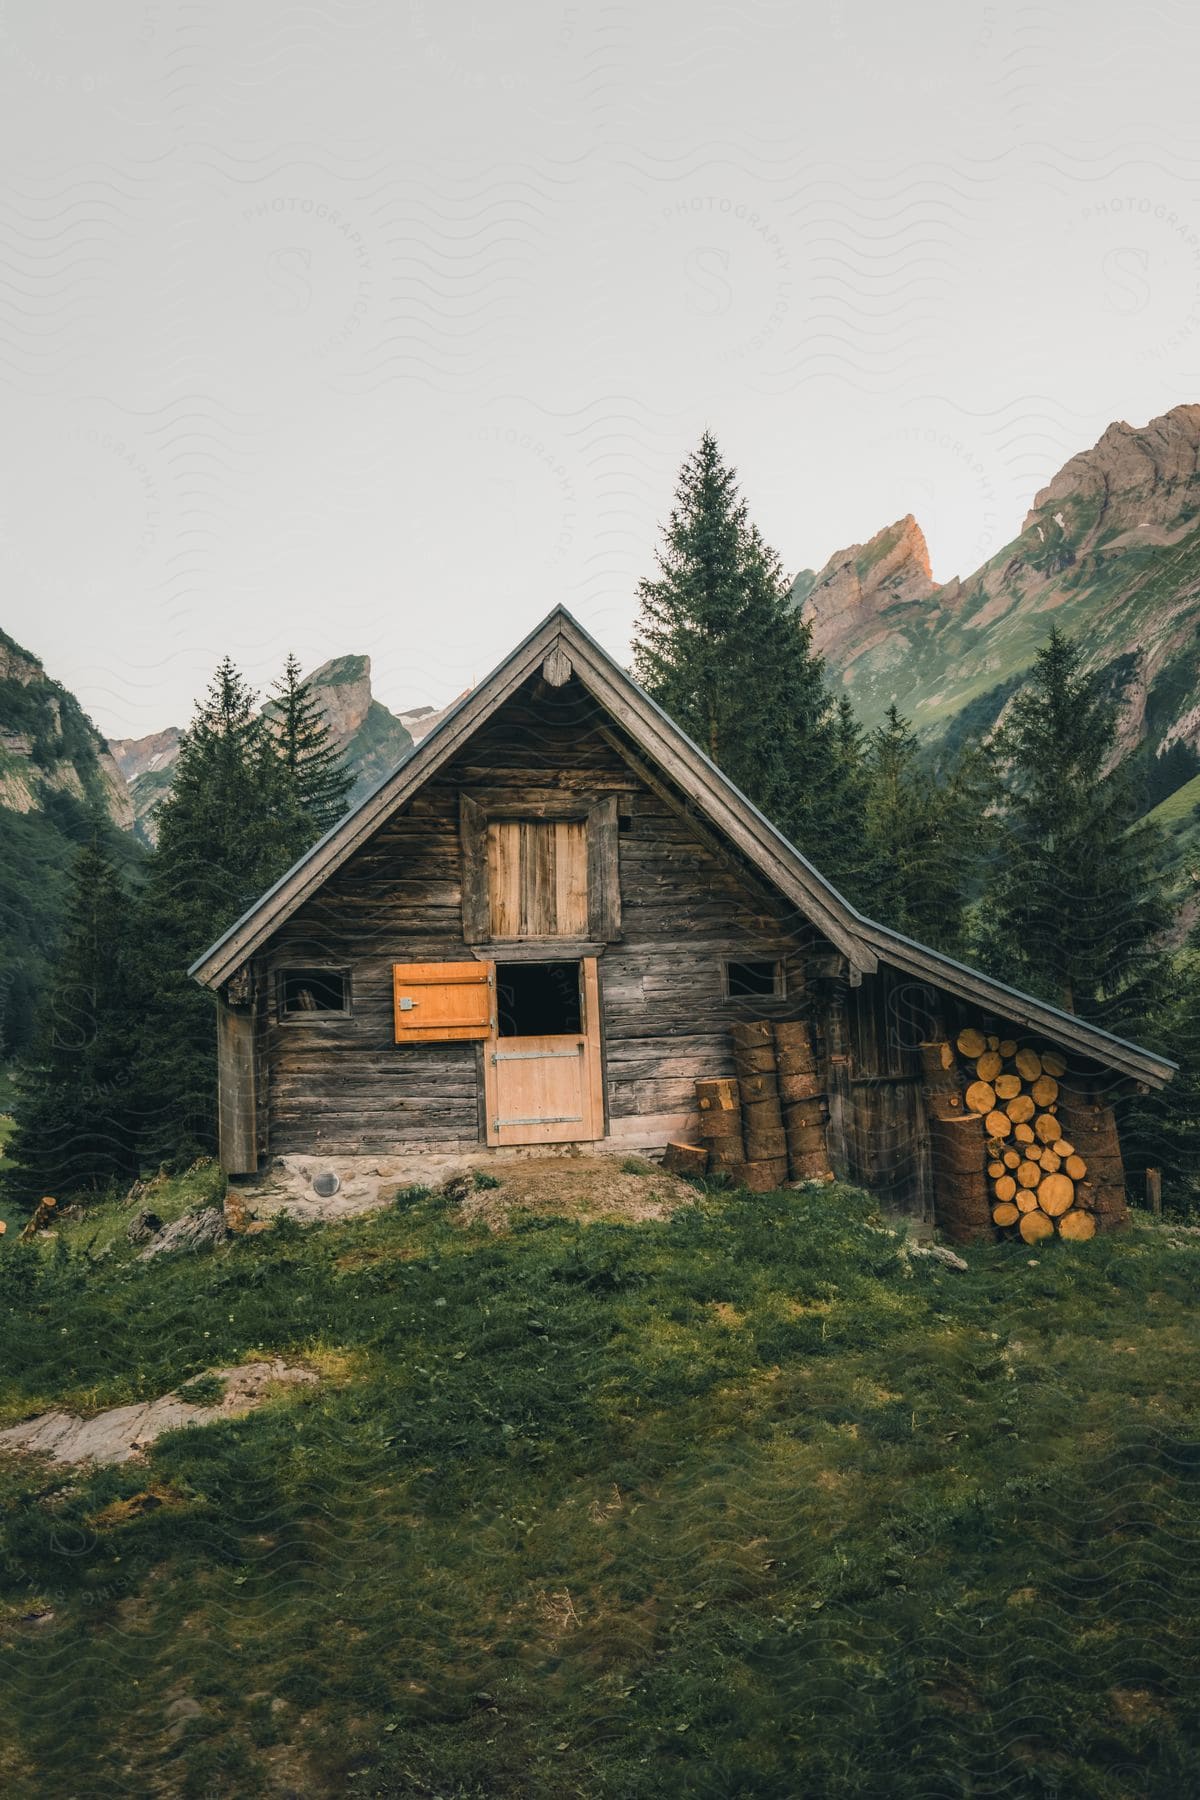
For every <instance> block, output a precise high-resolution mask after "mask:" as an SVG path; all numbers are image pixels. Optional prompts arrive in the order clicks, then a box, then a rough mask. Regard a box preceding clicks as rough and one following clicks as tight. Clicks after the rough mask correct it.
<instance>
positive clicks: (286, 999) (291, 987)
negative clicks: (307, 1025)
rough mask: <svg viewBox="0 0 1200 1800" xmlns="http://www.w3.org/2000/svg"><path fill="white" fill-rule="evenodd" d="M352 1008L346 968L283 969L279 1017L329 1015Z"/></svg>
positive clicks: (311, 1017)
mask: <svg viewBox="0 0 1200 1800" xmlns="http://www.w3.org/2000/svg"><path fill="white" fill-rule="evenodd" d="M349 1011H350V976H349V974H348V972H347V971H346V970H345V969H281V970H280V973H279V1016H280V1017H281V1018H283V1019H320V1018H329V1016H330V1015H331V1014H332V1013H343V1014H344V1013H348V1012H349Z"/></svg>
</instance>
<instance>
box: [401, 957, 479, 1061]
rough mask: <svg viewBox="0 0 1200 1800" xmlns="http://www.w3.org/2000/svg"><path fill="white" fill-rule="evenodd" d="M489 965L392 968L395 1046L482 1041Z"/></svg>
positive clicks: (436, 965)
mask: <svg viewBox="0 0 1200 1800" xmlns="http://www.w3.org/2000/svg"><path fill="white" fill-rule="evenodd" d="M494 993H495V979H494V964H492V963H484V962H454V963H394V964H393V965H392V999H393V1010H394V1015H395V1022H396V1042H397V1043H398V1044H445V1043H457V1042H459V1041H461V1040H464V1039H473V1038H486V1037H488V1036H490V1035H491V1030H492V996H493V994H494Z"/></svg>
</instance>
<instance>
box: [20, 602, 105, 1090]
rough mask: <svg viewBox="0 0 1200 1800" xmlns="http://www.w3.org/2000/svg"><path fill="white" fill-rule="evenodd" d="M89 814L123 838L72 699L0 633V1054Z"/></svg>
mask: <svg viewBox="0 0 1200 1800" xmlns="http://www.w3.org/2000/svg"><path fill="white" fill-rule="evenodd" d="M98 812H99V813H107V815H108V817H109V818H110V819H111V820H112V822H113V824H114V825H116V826H118V827H119V828H120V830H121V832H122V834H125V833H128V831H129V830H130V828H131V827H132V825H133V807H132V804H131V802H130V796H129V790H128V788H127V786H126V783H125V780H124V777H123V776H122V774H121V772H120V769H119V768H118V767H117V764H116V762H115V761H114V759H113V757H112V755H111V754H110V751H109V746H108V744H107V743H106V742H105V740H104V738H103V737H102V736H101V735H100V733H99V732H98V731H97V730H96V728H95V726H94V725H93V724H92V722H91V720H90V719H89V718H88V717H87V715H86V714H85V713H84V711H83V709H82V707H81V706H80V705H79V702H78V701H77V700H76V698H75V696H74V695H73V694H70V693H68V692H67V690H66V688H64V687H62V686H61V685H60V684H59V683H58V682H57V681H53V680H51V678H50V676H48V675H47V673H46V671H45V669H44V668H43V667H42V664H41V663H40V662H39V661H38V659H37V657H36V656H33V655H31V654H30V652H29V651H28V650H23V649H22V648H21V646H20V645H19V644H16V643H14V642H13V640H12V638H10V637H7V636H5V634H4V633H3V632H0V1054H4V1055H11V1054H13V1053H14V1052H16V1051H18V1050H20V1049H22V1048H24V1046H25V1045H26V1044H27V1043H28V1041H29V1035H30V1031H31V1029H32V1022H33V1009H34V1004H35V1001H36V997H37V994H38V991H39V990H40V988H41V985H42V982H43V980H44V978H45V973H46V967H47V963H48V959H49V958H50V956H51V955H52V954H53V951H54V946H55V943H56V940H57V937H58V932H59V927H60V924H61V920H62V909H63V905H64V903H65V900H66V895H67V890H68V887H69V877H70V871H71V867H72V864H73V863H74V860H75V856H76V853H77V851H78V849H79V847H80V845H81V844H82V843H84V842H85V841H86V840H87V838H88V836H89V835H90V833H91V830H92V821H93V818H94V816H95V814H96V813H98ZM117 842H118V844H120V843H121V842H122V838H118V839H117ZM123 842H124V844H125V845H126V846H127V847H128V850H127V854H128V856H129V857H130V859H132V858H133V857H135V856H136V854H137V853H136V851H135V850H134V847H133V844H132V841H131V840H130V839H129V838H128V837H127V836H125V837H124V838H123Z"/></svg>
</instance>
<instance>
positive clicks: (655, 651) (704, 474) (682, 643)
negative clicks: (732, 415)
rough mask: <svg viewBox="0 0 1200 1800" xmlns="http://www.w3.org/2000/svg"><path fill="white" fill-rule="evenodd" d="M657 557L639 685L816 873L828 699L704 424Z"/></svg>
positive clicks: (830, 791)
mask: <svg viewBox="0 0 1200 1800" xmlns="http://www.w3.org/2000/svg"><path fill="white" fill-rule="evenodd" d="M657 562H658V571H659V572H658V576H657V578H656V579H654V580H644V581H642V582H641V583H640V584H639V588H638V593H639V597H640V600H641V616H640V618H639V620H638V624H637V627H636V631H635V637H634V670H635V673H636V675H637V678H638V680H639V681H640V682H641V683H642V685H643V686H644V687H645V689H646V690H647V692H648V693H649V694H650V695H651V697H652V698H653V699H655V700H657V701H658V702H659V704H660V705H661V706H662V707H664V709H665V710H666V711H667V712H668V713H670V715H671V717H672V718H673V719H675V720H676V721H677V722H678V723H679V724H680V725H681V726H682V727H683V729H684V730H685V731H686V732H688V733H689V735H690V736H691V737H693V738H694V739H695V740H696V742H697V743H698V744H699V745H700V747H701V749H703V750H705V751H706V752H707V753H708V755H709V756H710V757H711V758H712V760H713V761H714V762H715V763H717V764H718V765H719V766H720V767H721V768H722V769H723V770H724V772H725V773H726V774H727V775H728V776H729V777H730V779H731V780H732V781H733V782H735V783H736V785H737V786H738V787H740V788H741V789H742V791H743V792H744V793H745V794H747V795H748V797H749V798H750V799H751V800H753V801H754V803H755V804H756V805H757V806H758V807H759V808H760V809H761V810H762V811H763V812H764V813H766V815H767V817H768V818H770V819H771V820H772V821H773V822H774V823H775V824H776V825H778V826H779V827H780V829H781V830H782V831H784V832H785V833H787V835H788V836H789V837H791V838H792V839H793V840H794V841H795V843H796V844H797V845H798V847H799V848H800V849H802V850H803V851H804V852H805V853H806V854H807V855H809V857H810V858H811V859H812V860H813V861H815V862H816V863H817V865H818V866H819V867H821V866H822V865H823V864H824V863H826V862H827V861H828V858H827V856H826V854H825V853H826V851H827V850H829V849H831V847H833V846H834V845H835V843H836V840H837V839H838V837H839V836H840V835H841V833H842V830H843V828H844V826H845V820H844V818H842V817H841V816H840V815H839V812H838V808H839V806H840V805H842V804H844V796H843V793H842V791H841V786H840V771H839V768H838V763H837V755H836V749H835V741H834V739H835V732H834V718H833V713H834V707H833V701H832V698H831V696H830V694H829V691H828V689H827V688H826V685H825V679H824V670H823V666H822V663H821V661H820V658H819V657H817V656H815V655H814V654H813V651H812V646H811V631H810V628H809V627H808V625H807V624H805V623H803V622H802V621H801V620H800V619H799V618H798V616H797V614H796V612H795V611H794V609H793V608H792V606H791V604H790V600H789V594H788V588H789V584H788V581H787V578H786V576H785V574H784V571H783V566H782V564H781V562H780V560H779V557H778V555H777V554H776V552H775V551H774V550H772V549H771V548H770V547H769V546H768V545H767V544H765V543H764V542H763V539H762V537H761V536H760V534H759V532H758V530H757V528H756V527H755V526H754V525H752V524H751V523H750V520H749V516H748V509H747V505H746V502H745V500H744V499H743V498H742V497H741V496H740V494H739V492H738V486H737V476H736V473H735V471H734V470H733V469H731V468H729V467H728V466H727V465H726V464H725V462H724V461H723V460H722V457H721V453H720V450H719V449H718V447H717V443H716V439H715V438H714V437H713V436H712V434H711V432H707V431H706V432H705V434H704V436H703V437H702V439H701V441H700V446H699V448H698V449H697V450H696V451H694V452H693V454H692V455H691V456H690V457H689V458H688V460H687V462H686V463H685V464H684V466H683V469H682V471H681V474H680V478H679V486H678V489H677V492H676V496H675V504H674V506H673V507H672V509H671V513H670V518H669V521H668V524H667V528H666V532H665V541H664V543H663V545H662V547H661V548H660V550H659V551H658V553H657ZM823 872H824V871H823Z"/></svg>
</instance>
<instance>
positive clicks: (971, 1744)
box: [0, 1171, 1200, 1800]
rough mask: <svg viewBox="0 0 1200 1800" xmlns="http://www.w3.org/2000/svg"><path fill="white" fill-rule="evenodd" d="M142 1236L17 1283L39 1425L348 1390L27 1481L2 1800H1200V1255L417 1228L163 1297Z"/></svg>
mask: <svg viewBox="0 0 1200 1800" xmlns="http://www.w3.org/2000/svg"><path fill="white" fill-rule="evenodd" d="M213 1191H216V1178H215V1176H214V1175H213V1172H212V1171H200V1172H198V1173H197V1174H196V1175H194V1176H192V1177H191V1178H190V1182H189V1183H188V1184H185V1185H184V1186H182V1187H180V1186H176V1187H174V1188H173V1189H171V1190H170V1192H169V1193H164V1195H163V1197H162V1200H161V1202H160V1203H159V1204H158V1209H159V1210H160V1211H162V1210H166V1209H168V1208H169V1209H174V1210H177V1209H178V1207H179V1206H182V1205H185V1204H187V1203H188V1201H189V1200H190V1199H193V1198H197V1197H203V1196H204V1195H205V1193H206V1192H213ZM127 1216H128V1215H127V1214H124V1215H118V1213H117V1212H116V1210H115V1209H113V1208H107V1209H101V1210H100V1212H99V1213H98V1214H97V1215H96V1216H95V1217H94V1218H90V1219H88V1220H85V1221H83V1222H82V1223H81V1224H76V1225H74V1226H73V1227H71V1228H70V1230H69V1231H65V1232H64V1234H63V1235H62V1236H61V1237H60V1238H59V1239H58V1240H57V1242H55V1243H52V1244H47V1245H41V1246H38V1247H27V1246H20V1245H15V1244H13V1243H12V1242H11V1240H10V1241H9V1242H8V1243H7V1244H6V1245H4V1246H2V1247H0V1370H2V1371H3V1374H2V1377H0V1424H2V1423H5V1422H9V1421H11V1420H14V1419H16V1418H18V1417H21V1416H23V1415H25V1414H27V1413H29V1412H30V1411H32V1410H35V1409H37V1408H41V1407H44V1406H48V1405H50V1404H53V1403H62V1404H66V1405H68V1406H70V1407H71V1408H74V1409H77V1410H87V1411H91V1410H96V1409H98V1408H100V1407H102V1406H109V1405H115V1404H119V1403H121V1402H124V1401H127V1400H130V1399H133V1398H136V1397H151V1396H154V1395H157V1394H159V1393H162V1392H165V1391H166V1390H168V1389H169V1388H171V1387H173V1386H175V1385H177V1384H179V1383H181V1382H183V1381H185V1380H187V1379H188V1378H190V1377H194V1376H195V1375H197V1374H198V1373H200V1372H201V1371H203V1370H205V1369H208V1368H212V1367H215V1366H220V1365H222V1364H225V1363H231V1362H235V1361H238V1360H242V1359H245V1358H246V1357H247V1356H248V1355H253V1354H255V1353H256V1352H259V1351H269V1352H280V1353H284V1354H287V1355H288V1356H290V1357H292V1358H293V1359H297V1358H307V1359H308V1360H309V1361H310V1362H311V1364H312V1366H313V1367H314V1368H316V1369H318V1370H319V1371H320V1372H321V1375H322V1381H321V1384H320V1387H319V1388H318V1389H317V1390H310V1391H305V1392H302V1393H299V1394H298V1395H297V1396H296V1397H293V1398H289V1399H287V1400H284V1401H280V1402H278V1403H276V1404H274V1405H271V1406H268V1407H267V1408H264V1409H263V1410H262V1411H259V1412H257V1413H255V1414H253V1415H251V1416H249V1417H247V1418H245V1419H244V1420H241V1421H232V1422H224V1423H221V1424H217V1425H211V1426H206V1427H204V1428H202V1429H198V1430H192V1431H189V1432H181V1433H176V1434H175V1435H174V1436H173V1437H170V1438H166V1439H163V1440H161V1441H160V1443H159V1445H158V1446H157V1448H156V1449H155V1451H154V1452H153V1454H152V1457H151V1459H150V1462H149V1465H148V1466H145V1465H143V1466H135V1465H132V1464H130V1465H125V1466H122V1467H119V1468H115V1469H108V1470H104V1471H98V1472H92V1473H78V1472H70V1471H64V1470H63V1469H62V1468H61V1467H57V1468H51V1467H47V1466H37V1465H30V1464H29V1463H27V1462H19V1461H18V1460H17V1459H14V1458H9V1459H7V1461H5V1462H2V1463H0V1515H2V1516H4V1518H5V1521H6V1523H5V1540H4V1552H3V1557H2V1558H0V1574H2V1578H3V1590H2V1609H0V1659H2V1661H3V1668H2V1670H0V1789H2V1790H3V1792H4V1793H5V1794H6V1795H10V1794H11V1795H20V1796H25V1795H30V1796H33V1795H37V1796H39V1797H42V1796H58V1795H64V1796H65V1795H78V1796H87V1797H88V1800H91V1797H93V1796H107V1795H113V1796H116V1795H120V1796H122V1797H125V1796H130V1795H142V1794H147V1795H151V1794H168V1795H174V1794H179V1795H188V1796H195V1797H196V1800H210V1797H213V1796H226V1795H229V1796H239V1797H240V1796H254V1795H259V1794H264V1795H265V1794H274V1795H284V1794H292V1795H324V1794H331V1795H332V1794H336V1795H342V1794H348V1795H355V1794H360V1795H404V1796H410V1795H412V1796H435V1795H436V1796H443V1797H445V1800H450V1797H467V1796H492V1795H518V1796H522V1797H524V1796H531V1797H539V1796H551V1795H553V1796H556V1797H557V1796H589V1797H590V1796H597V1797H604V1800H607V1797H609V1796H612V1797H614V1800H615V1797H618V1796H620V1797H621V1800H627V1797H628V1800H638V1797H641V1796H658V1795H663V1796H676V1795H684V1796H690V1795H697V1796H698V1795H706V1796H707V1795H713V1796H721V1797H727V1796H735V1797H741V1796H746V1797H750V1796H781V1797H782V1796H788V1797H791V1796H804V1797H805V1800H809V1797H812V1800H824V1797H826V1796H829V1797H832V1800H838V1797H841V1796H879V1797H880V1800H883V1797H887V1800H892V1797H893V1796H894V1797H898V1800H908V1797H912V1800H916V1797H918V1796H920V1797H921V1800H925V1797H928V1796H938V1797H939V1800H941V1797H943V1796H968V1795H969V1796H984V1795H987V1796H999V1795H1004V1796H1010V1795H1011V1796H1025V1795H1043V1796H1049V1795H1055V1796H1057V1797H1058V1800H1075V1797H1079V1800H1082V1797H1084V1796H1089V1797H1092V1796H1095V1797H1097V1800H1124V1797H1126V1796H1142V1795H1162V1796H1172V1797H1177V1796H1183V1795H1187V1794H1192V1793H1196V1792H1197V1791H1200V1728H1198V1721H1197V1711H1196V1693H1197V1675H1198V1674H1200V1557H1198V1555H1197V1552H1198V1551H1200V1419H1198V1416H1197V1415H1198V1411H1200V1382H1198V1380H1197V1377H1198V1375H1200V1354H1198V1348H1197V1333H1196V1329H1195V1305H1196V1295H1197V1273H1198V1271H1200V1250H1198V1249H1197V1248H1196V1247H1195V1246H1196V1245H1197V1244H1198V1243H1200V1239H1196V1238H1189V1237H1188V1236H1187V1235H1186V1234H1182V1233H1179V1232H1174V1233H1173V1232H1171V1231H1168V1230H1165V1229H1163V1228H1151V1227H1149V1226H1148V1225H1143V1226H1142V1227H1140V1228H1139V1229H1136V1230H1135V1231H1133V1232H1131V1233H1129V1234H1127V1235H1126V1236H1124V1237H1119V1238H1108V1239H1098V1240H1096V1241H1095V1242H1094V1243H1092V1244H1088V1245H1076V1246H1071V1245H1067V1244H1063V1243H1054V1244H1052V1245H1051V1246H1049V1247H1048V1248H1040V1249H1039V1251H1038V1253H1037V1254H1030V1253H1029V1252H1028V1251H1027V1250H1026V1249H1025V1248H1024V1247H1023V1246H1013V1245H1003V1246H996V1247H994V1248H986V1249H981V1250H976V1251H971V1252H969V1253H968V1256H969V1261H970V1269H969V1271H968V1272H967V1273H965V1274H963V1273H957V1272H954V1271H951V1270H948V1269H945V1268H943V1267H940V1266H938V1265H936V1264H934V1263H931V1262H929V1261H928V1260H925V1259H916V1258H910V1257H909V1256H907V1255H906V1254H904V1253H903V1252H902V1249H901V1241H900V1240H898V1239H897V1238H896V1237H895V1236H893V1235H891V1234H890V1233H889V1232H888V1231H887V1229H886V1228H884V1227H883V1225H882V1223H881V1221H879V1219H878V1218H877V1217H876V1216H875V1214H874V1211H873V1205H872V1202H871V1201H870V1200H869V1199H868V1198H867V1197H866V1196H864V1195H861V1194H858V1193H856V1192H855V1191H853V1190H850V1189H846V1188H841V1187H837V1188H831V1189H828V1190H817V1189H809V1190H800V1191H797V1192H787V1193H782V1194H775V1195H770V1196H767V1197H754V1198H750V1197H748V1196H746V1195H744V1194H743V1195H723V1194H711V1195H701V1196H700V1197H699V1199H698V1203H697V1205H696V1206H695V1207H692V1208H687V1209H685V1210H684V1211H682V1212H679V1213H676V1214H675V1216H674V1217H673V1218H671V1219H669V1220H666V1221H662V1222H655V1223H641V1224H637V1225H631V1224H628V1223H620V1222H615V1221H605V1220H600V1221H597V1222H593V1223H590V1224H584V1223H582V1222H580V1221H579V1220H576V1219H571V1218H529V1219H526V1220H524V1221H518V1222H517V1223H516V1224H515V1225H514V1227H513V1228H512V1229H511V1230H509V1231H508V1232H506V1233H500V1234H497V1233H492V1232H490V1231H489V1230H488V1229H487V1228H486V1226H484V1225H483V1224H475V1225H473V1226H470V1227H464V1226H463V1224H462V1223H461V1220H460V1218H459V1217H458V1216H457V1213H456V1209H455V1208H454V1207H453V1206H450V1205H449V1204H448V1203H447V1202H446V1201H445V1199H444V1198H442V1197H441V1196H439V1195H424V1194H420V1193H417V1194H411V1193H409V1194H406V1195H404V1196H403V1197H402V1199H401V1201H400V1202H399V1203H398V1204H397V1205H396V1206H395V1207H393V1208H389V1209H388V1210H386V1211H384V1212H381V1213H377V1214H374V1215H371V1216H369V1217H366V1218H363V1219H361V1220H358V1221H355V1222H352V1223H349V1224H345V1225H341V1226H336V1227H334V1226H323V1227H321V1226H318V1227H313V1228H311V1229H309V1230H306V1231H301V1230H300V1228H299V1227H297V1226H295V1225H294V1224H291V1223H289V1222H285V1223H284V1224H282V1225H280V1226H277V1227H276V1228H275V1229H273V1230H271V1231H268V1232H265V1233H263V1234H262V1235H260V1236H257V1237H251V1238H247V1239H243V1240H238V1241H235V1242H233V1243H232V1244H230V1245H229V1246H228V1247H227V1248H226V1249H223V1250H220V1251H218V1252H216V1253H214V1254H211V1255H209V1256H206V1257H203V1258H192V1259H186V1260H179V1261H176V1262H174V1263H169V1262H166V1261H161V1262H151V1263H148V1264H142V1263H139V1262H136V1261H135V1260H134V1259H133V1253H132V1252H131V1251H129V1250H128V1248H127V1247H126V1246H125V1244H124V1241H123V1237H122V1235H121V1234H120V1232H118V1231H117V1229H116V1226H117V1224H118V1222H119V1217H121V1218H123V1217H127ZM93 1238H94V1240H95V1241H94V1243H93V1244H92V1247H91V1249H90V1250H89V1249H88V1244H89V1240H91V1239H93ZM105 1243H107V1244H108V1245H109V1246H110V1248H109V1249H108V1250H107V1252H106V1253H105V1254H103V1255H101V1254H100V1249H101V1246H102V1245H103V1244H105Z"/></svg>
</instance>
